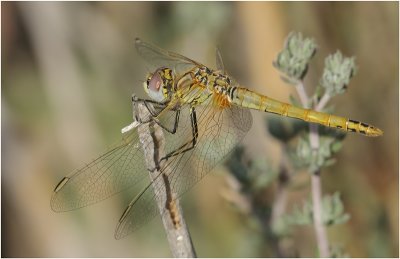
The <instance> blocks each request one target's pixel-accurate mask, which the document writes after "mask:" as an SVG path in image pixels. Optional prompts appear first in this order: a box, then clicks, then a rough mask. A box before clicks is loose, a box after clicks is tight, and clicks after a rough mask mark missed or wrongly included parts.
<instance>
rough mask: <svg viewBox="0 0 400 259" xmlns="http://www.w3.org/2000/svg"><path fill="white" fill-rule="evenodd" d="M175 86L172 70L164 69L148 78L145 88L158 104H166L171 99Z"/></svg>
mask: <svg viewBox="0 0 400 259" xmlns="http://www.w3.org/2000/svg"><path fill="white" fill-rule="evenodd" d="M173 85H174V77H173V73H172V70H171V69H169V68H166V67H162V68H159V69H157V70H156V71H155V72H154V73H152V74H149V75H148V76H147V80H146V82H144V84H143V87H144V90H145V92H146V93H147V95H148V96H149V97H150V98H151V99H153V100H154V101H157V102H165V101H168V100H169V99H170V98H171V94H172V89H173Z"/></svg>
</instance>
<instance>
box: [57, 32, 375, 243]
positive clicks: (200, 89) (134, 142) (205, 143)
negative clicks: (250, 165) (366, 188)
mask: <svg viewBox="0 0 400 259" xmlns="http://www.w3.org/2000/svg"><path fill="white" fill-rule="evenodd" d="M135 47H136V50H137V52H138V53H139V55H140V56H142V57H143V58H144V60H145V61H147V62H148V63H149V65H150V66H151V69H152V71H153V72H152V73H149V74H148V76H147V77H146V80H145V82H144V83H143V86H144V90H145V92H146V93H147V95H148V96H149V98H150V99H139V98H137V97H132V101H133V103H142V104H143V105H144V106H145V107H147V109H148V111H149V113H150V117H151V121H152V122H155V123H157V124H158V125H159V126H161V128H162V130H163V132H164V133H165V134H164V135H165V138H166V143H167V144H166V145H165V156H164V157H161V158H160V161H163V162H164V163H162V166H161V167H160V168H159V171H160V172H164V173H166V174H167V175H168V180H169V182H170V188H171V189H172V191H173V192H174V193H175V194H176V197H175V199H176V198H178V197H180V196H181V195H182V194H184V193H185V192H187V191H188V190H189V189H190V188H192V187H193V186H194V184H195V183H197V182H198V181H199V180H201V179H202V178H203V177H204V176H205V175H206V174H207V173H208V172H210V171H211V170H212V169H213V168H214V167H215V166H216V165H217V164H218V163H219V162H220V161H222V160H223V159H224V158H226V157H227V156H228V154H229V153H230V152H231V151H232V150H233V149H234V148H235V146H236V145H237V144H238V143H239V142H240V141H241V140H242V139H243V137H244V136H245V135H246V133H247V132H248V131H249V130H250V128H251V126H252V116H251V113H250V110H258V111H262V112H268V113H274V114H278V115H281V116H286V117H291V118H296V119H300V120H303V121H306V122H310V123H317V124H320V125H323V126H326V127H331V128H336V129H339V130H343V131H349V132H355V133H359V134H362V135H365V136H372V137H375V136H380V135H382V134H383V131H382V130H380V129H379V128H377V127H374V126H372V125H369V124H366V123H363V122H359V121H356V120H352V119H348V118H345V117H340V116H336V115H332V114H328V113H323V112H318V111H314V110H311V109H304V108H300V107H296V106H293V105H290V104H288V103H284V102H281V101H278V100H275V99H272V98H270V97H268V96H265V95H262V94H259V93H257V92H254V91H251V90H250V89H247V88H245V87H241V86H240V85H239V84H238V83H237V82H236V81H235V80H234V79H233V78H232V77H231V76H230V75H228V74H227V73H226V72H225V69H224V65H223V61H222V58H221V55H220V53H219V52H218V51H217V55H216V67H217V68H216V69H215V70H214V69H211V68H209V67H207V66H205V65H203V64H201V63H199V62H196V61H194V60H192V59H190V58H187V57H185V56H183V55H180V54H178V53H175V52H172V51H167V50H163V49H161V48H159V47H157V46H154V45H152V44H150V43H146V42H144V41H142V40H141V39H136V41H135ZM136 120H137V121H139V123H148V122H149V121H140V119H139V118H136ZM140 145H146V144H143V143H141V142H140V138H139V136H138V133H137V131H136V130H131V129H125V130H124V132H123V138H122V140H121V141H119V142H118V143H117V144H116V145H115V146H113V147H111V148H109V149H108V150H107V151H106V152H105V153H103V154H102V155H101V156H99V157H98V158H96V159H95V160H93V161H92V162H90V163H89V164H86V165H85V166H84V167H82V168H80V169H78V170H75V171H73V172H72V173H70V174H69V175H68V176H66V177H64V178H63V179H62V180H61V181H60V182H59V183H58V184H57V185H56V187H55V189H54V191H53V194H52V197H51V208H52V209H53V210H54V211H55V212H64V211H70V210H75V209H78V208H82V207H85V206H88V205H91V204H94V203H97V202H99V201H102V200H104V199H106V198H109V197H111V196H112V195H115V194H117V193H119V192H121V191H123V190H126V189H128V188H131V187H132V186H134V185H137V184H138V183H143V182H144V188H143V189H142V191H140V192H139V193H138V194H137V195H136V196H135V198H134V199H132V201H131V202H130V204H129V205H128V206H127V208H126V210H125V211H124V213H123V215H122V217H121V218H120V220H119V222H118V225H117V228H116V231H115V238H116V239H120V238H123V237H125V236H126V235H128V234H130V233H131V232H133V231H135V230H136V229H138V228H139V227H141V226H143V225H144V224H145V223H147V222H148V221H150V220H151V219H152V218H153V217H154V216H156V215H157V214H158V207H157V205H156V199H157V192H160V191H161V187H159V186H153V188H149V186H150V185H152V183H154V182H153V181H151V180H149V177H148V174H147V172H148V169H149V168H147V166H146V164H145V162H144V160H145V158H144V155H143V150H141V149H140ZM144 148H145V147H143V149H144ZM159 188H160V189H159Z"/></svg>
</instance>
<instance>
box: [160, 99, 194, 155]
mask: <svg viewBox="0 0 400 259" xmlns="http://www.w3.org/2000/svg"><path fill="white" fill-rule="evenodd" d="M190 122H191V126H192V135H193V138H192V139H191V140H190V141H188V142H186V143H184V144H183V145H181V146H180V147H178V148H177V149H175V150H174V151H171V152H170V153H168V154H167V155H165V157H163V158H161V159H160V162H161V161H162V160H168V159H169V158H171V157H173V156H177V155H179V154H182V153H184V152H187V151H189V150H192V149H193V148H195V146H196V144H197V138H198V136H199V130H198V127H197V118H196V111H195V109H194V107H191V108H190ZM190 144H191V146H189V147H187V148H185V147H186V146H188V145H190Z"/></svg>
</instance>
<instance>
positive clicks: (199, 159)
mask: <svg viewBox="0 0 400 259" xmlns="http://www.w3.org/2000/svg"><path fill="white" fill-rule="evenodd" d="M196 115H197V125H198V130H199V135H198V138H197V144H196V147H195V148H194V149H191V150H189V151H186V152H184V153H181V154H179V155H177V156H174V157H171V158H170V159H168V160H167V162H166V163H165V164H164V166H163V167H162V168H161V171H162V172H163V173H165V174H166V175H168V180H169V183H170V186H171V188H172V192H173V193H175V194H176V195H177V197H179V196H181V195H182V194H184V193H185V192H186V191H188V190H189V189H190V188H192V186H193V185H194V184H195V183H197V182H198V181H199V180H200V179H202V178H203V177H204V176H205V175H206V174H207V173H208V172H209V171H211V170H212V169H213V168H214V167H215V166H216V165H217V164H218V162H220V161H221V160H222V159H224V158H225V157H226V156H227V155H228V154H229V153H230V152H231V151H232V150H233V148H234V147H235V146H236V144H237V143H238V142H239V141H241V139H242V138H243V137H244V136H245V134H246V133H247V132H248V131H249V129H250V127H251V124H252V117H251V114H250V112H249V110H247V109H242V108H240V107H235V106H234V107H230V108H227V109H221V108H219V107H216V106H215V105H211V101H210V103H209V104H208V105H204V106H203V105H200V106H197V107H196ZM188 118H189V112H188V107H187V108H186V109H182V110H181V119H180V121H179V126H178V130H177V132H176V133H175V134H165V135H166V138H167V139H166V140H167V149H168V150H167V151H166V152H167V153H168V152H170V151H172V150H173V148H175V149H176V148H177V147H178V146H180V145H181V144H182V143H184V142H185V140H187V141H190V140H191V139H192V136H191V134H192V128H191V125H190V119H188ZM162 185H163V183H162V181H155V183H154V184H153V186H152V188H150V187H149V188H147V189H145V190H144V192H143V193H142V194H141V195H140V196H139V197H137V198H135V199H134V200H133V201H132V203H131V204H130V205H129V207H128V208H127V210H126V211H125V213H124V216H123V217H122V218H121V220H120V222H119V224H118V226H117V229H116V233H115V237H116V238H117V239H119V238H122V237H124V236H126V235H127V234H129V233H131V232H132V231H135V230H136V229H138V228H139V227H141V226H142V225H144V224H145V223H147V222H148V221H150V220H151V219H152V218H153V217H154V216H155V215H157V214H158V213H159V212H158V208H157V204H156V199H160V198H159V197H160V196H161V195H160V193H161V192H162V191H164V188H165V187H164V186H162ZM164 213H167V212H166V211H164Z"/></svg>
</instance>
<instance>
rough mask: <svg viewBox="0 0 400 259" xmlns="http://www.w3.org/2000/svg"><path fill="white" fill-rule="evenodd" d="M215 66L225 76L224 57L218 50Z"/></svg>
mask: <svg viewBox="0 0 400 259" xmlns="http://www.w3.org/2000/svg"><path fill="white" fill-rule="evenodd" d="M215 64H216V66H217V69H218V70H220V71H221V72H222V73H224V74H225V66H224V62H223V61H222V55H221V52H220V51H219V49H218V48H216V49H215Z"/></svg>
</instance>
